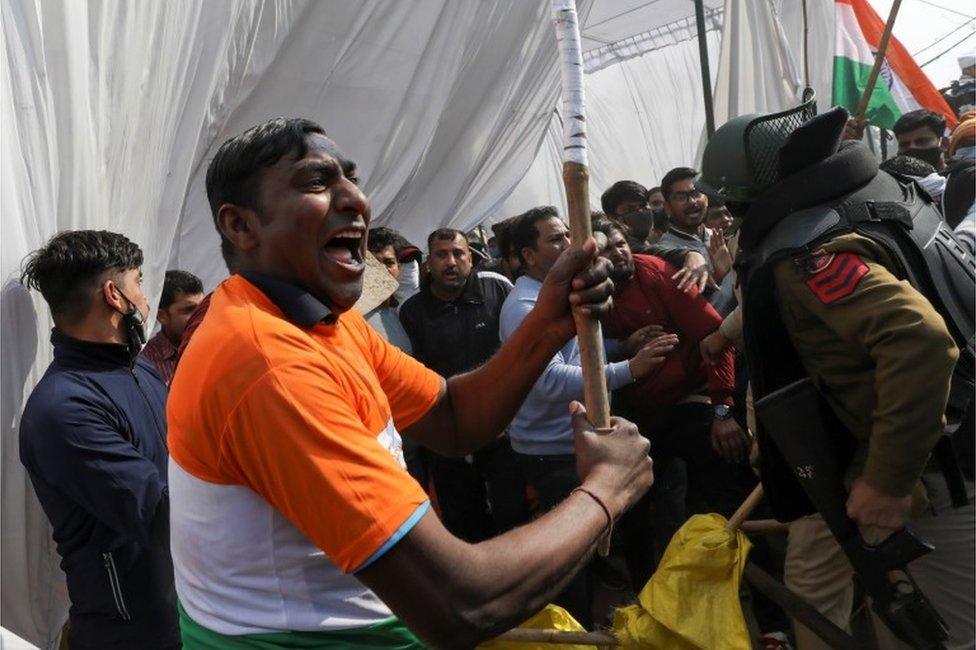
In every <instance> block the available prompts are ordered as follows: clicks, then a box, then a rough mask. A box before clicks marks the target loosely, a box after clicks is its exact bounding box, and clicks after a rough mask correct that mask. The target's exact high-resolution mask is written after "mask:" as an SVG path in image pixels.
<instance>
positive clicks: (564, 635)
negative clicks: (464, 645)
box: [495, 628, 620, 646]
mask: <svg viewBox="0 0 976 650" xmlns="http://www.w3.org/2000/svg"><path fill="white" fill-rule="evenodd" d="M495 640H496V641H517V642H519V643H553V644H557V645H577V644H578V645H602V646H619V645H620V642H619V641H617V637H615V636H614V635H612V634H610V633H609V632H561V631H559V630H524V629H520V628H515V629H514V630H509V631H508V632H506V633H505V634H502V635H501V636H498V637H496V638H495Z"/></svg>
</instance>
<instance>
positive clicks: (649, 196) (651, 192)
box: [647, 185, 664, 198]
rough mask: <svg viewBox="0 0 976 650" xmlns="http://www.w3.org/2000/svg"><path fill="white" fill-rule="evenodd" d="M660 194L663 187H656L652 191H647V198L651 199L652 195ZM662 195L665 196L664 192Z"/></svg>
mask: <svg viewBox="0 0 976 650" xmlns="http://www.w3.org/2000/svg"><path fill="white" fill-rule="evenodd" d="M658 192H661V186H660V185H655V186H654V187H652V188H651V189H649V190H647V198H651V194H657V193H658ZM661 194H664V192H661Z"/></svg>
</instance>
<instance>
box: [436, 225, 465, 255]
mask: <svg viewBox="0 0 976 650" xmlns="http://www.w3.org/2000/svg"><path fill="white" fill-rule="evenodd" d="M458 237H461V239H463V240H464V243H468V238H467V237H466V236H465V234H464V233H463V232H461V231H460V230H455V229H454V228H438V229H437V230H435V231H434V232H432V233H430V234H429V235H427V252H428V253H429V252H430V245H431V244H433V243H434V241H435V240H436V241H454V240H455V239H457V238H458Z"/></svg>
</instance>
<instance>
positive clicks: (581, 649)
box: [478, 605, 596, 650]
mask: <svg viewBox="0 0 976 650" xmlns="http://www.w3.org/2000/svg"><path fill="white" fill-rule="evenodd" d="M519 629H526V630H559V631H561V632H586V628H584V627H583V626H582V625H580V624H579V623H577V622H576V619H575V618H573V617H572V615H571V614H570V613H569V612H567V611H566V610H565V609H563V608H562V607H558V606H556V605H546V608H545V609H543V610H542V611H541V612H539V613H538V614H536V615H535V616H533V617H532V618H530V619H529V620H527V621H525V622H524V623H522V624H521V625H519ZM478 650H596V646H592V645H562V644H560V645H552V644H550V643H519V642H516V641H485V642H484V643H482V644H481V645H479V646H478Z"/></svg>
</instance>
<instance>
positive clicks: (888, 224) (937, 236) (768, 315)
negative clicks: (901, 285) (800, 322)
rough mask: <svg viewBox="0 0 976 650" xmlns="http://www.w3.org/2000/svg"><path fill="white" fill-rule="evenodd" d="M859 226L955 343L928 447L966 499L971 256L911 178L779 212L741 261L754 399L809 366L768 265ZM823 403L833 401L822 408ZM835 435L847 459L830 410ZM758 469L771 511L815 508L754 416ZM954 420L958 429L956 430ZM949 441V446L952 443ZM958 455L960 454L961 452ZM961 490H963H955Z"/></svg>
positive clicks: (975, 317) (878, 182)
mask: <svg viewBox="0 0 976 650" xmlns="http://www.w3.org/2000/svg"><path fill="white" fill-rule="evenodd" d="M846 233H857V234H859V235H862V236H864V237H866V238H868V239H871V240H872V241H874V242H875V243H877V244H878V245H880V246H881V247H882V248H883V249H884V250H885V251H886V252H887V253H888V254H889V256H890V257H891V259H892V260H894V263H895V265H896V266H897V267H898V268H893V269H889V271H891V272H892V273H893V274H894V275H895V276H897V277H899V278H904V279H906V280H907V281H908V282H909V283H911V285H912V286H913V287H914V288H915V289H916V290H918V291H919V292H920V293H921V294H922V295H924V296H925V297H926V298H927V299H928V300H929V301H930V302H931V303H932V305H933V307H934V308H935V309H936V310H937V311H938V312H939V314H940V315H941V316H942V317H943V319H944V320H945V322H946V325H947V327H948V329H949V331H950V333H951V334H952V337H953V339H954V340H955V342H956V345H957V347H958V348H959V350H960V356H959V361H958V362H957V364H956V368H955V370H954V372H953V376H952V383H951V391H950V397H949V404H948V407H947V409H946V418H947V420H948V422H949V426H948V427H947V434H949V436H951V438H950V437H946V438H945V439H944V440H943V441H942V442H940V444H939V446H938V447H937V448H936V450H935V451H934V456H935V458H936V460H937V462H938V463H939V465H940V468H941V469H942V470H943V472H944V473H945V474H946V478H947V482H948V484H949V487H950V492H951V493H952V494H953V502H954V503H955V504H956V505H961V504H962V503H964V502H965V494H964V487H963V486H962V485H961V476H960V471H961V473H962V474H966V475H967V476H968V477H969V478H972V476H973V467H972V458H973V439H974V424H973V399H972V398H973V390H974V370H976V368H974V366H976V363H974V360H976V354H974V351H976V350H974V340H976V336H974V334H976V314H974V311H976V309H974V307H976V264H974V261H973V256H972V255H970V254H969V253H968V252H967V251H966V250H965V249H964V248H962V247H961V246H960V244H959V242H958V241H957V240H956V238H955V236H954V235H953V234H952V232H951V231H949V229H948V228H947V227H946V225H945V224H944V223H943V221H942V218H941V215H940V214H939V212H938V210H937V209H936V208H935V206H934V205H933V204H932V201H931V199H930V198H929V197H928V195H927V194H925V192H924V191H922V190H920V189H919V187H918V186H917V185H916V184H915V183H914V182H913V181H911V180H910V179H907V178H896V177H894V176H892V175H890V174H887V173H885V172H879V173H878V174H877V175H876V176H875V177H874V178H873V179H872V180H870V181H869V182H868V183H867V184H866V185H864V186H863V187H861V188H859V189H857V190H855V191H853V192H851V193H848V194H846V195H844V196H841V197H838V198H837V199H835V200H832V201H829V202H827V203H825V204H824V205H820V206H815V207H812V208H807V209H804V210H799V211H796V212H793V213H791V214H789V215H788V216H786V217H785V218H784V219H782V220H781V221H779V222H778V223H777V224H776V225H775V226H774V227H773V228H772V229H771V230H770V231H769V232H768V233H767V234H766V236H765V237H763V239H762V241H761V242H760V243H759V245H758V246H755V247H753V249H752V250H749V251H746V252H744V253H743V257H742V259H741V260H740V262H739V264H738V265H737V266H738V268H739V277H740V278H741V281H742V283H743V299H744V304H743V317H744V327H743V336H744V337H745V340H746V349H747V352H748V358H749V363H750V372H751V380H752V388H753V395H754V397H755V399H756V400H758V399H760V398H762V397H763V396H765V395H768V394H769V393H771V392H773V391H775V390H777V389H779V388H782V387H783V386H786V385H787V384H789V383H792V382H794V381H797V380H799V379H801V378H803V377H804V376H805V372H804V370H803V366H802V364H801V362H800V358H799V355H798V354H797V352H796V350H795V349H794V348H793V345H792V342H791V341H790V338H789V335H788V333H787V331H786V328H785V326H784V325H783V323H782V320H781V319H780V318H779V307H778V304H777V297H776V288H775V282H774V279H773V268H774V266H775V264H776V263H777V262H779V261H780V260H784V259H790V258H795V257H798V256H801V255H803V254H804V253H810V252H813V251H815V250H817V248H819V247H820V246H821V245H822V244H823V243H824V242H826V241H828V240H831V239H834V238H835V237H837V236H839V235H843V234H846ZM827 410H828V411H829V409H827ZM824 416H825V418H826V419H827V421H828V422H829V423H830V424H831V426H830V429H831V431H832V434H831V435H832V438H833V440H832V442H833V443H834V446H835V448H836V450H837V454H838V456H839V457H840V458H842V459H849V458H850V454H851V452H852V451H853V444H854V440H853V438H852V437H851V436H850V434H849V433H847V432H846V431H845V430H844V427H843V426H842V425H841V424H840V422H839V421H838V420H837V419H836V417H834V415H833V413H824ZM759 429H760V430H759V432H758V433H759V444H760V452H761V455H762V477H763V483H764V484H765V486H766V494H767V495H768V497H769V500H770V505H771V507H772V509H773V512H774V515H775V516H776V518H777V519H779V520H781V521H790V520H793V519H796V518H797V517H801V516H804V515H807V514H811V513H812V512H814V509H813V506H812V505H811V504H810V502H809V500H808V499H807V498H806V495H805V494H804V492H803V490H802V488H801V487H800V485H799V483H798V482H797V481H796V478H795V477H794V476H793V473H792V471H791V470H790V468H789V466H788V465H787V464H786V462H785V460H784V459H783V457H782V456H781V454H780V453H779V451H778V450H777V449H776V447H775V445H773V444H772V441H771V440H770V439H769V437H768V436H766V435H764V434H763V431H762V425H761V423H760V424H759ZM957 430H958V435H952V434H955V433H956V431H957ZM953 447H955V450H953ZM960 461H961V462H960ZM960 491H963V493H962V494H960Z"/></svg>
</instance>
